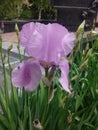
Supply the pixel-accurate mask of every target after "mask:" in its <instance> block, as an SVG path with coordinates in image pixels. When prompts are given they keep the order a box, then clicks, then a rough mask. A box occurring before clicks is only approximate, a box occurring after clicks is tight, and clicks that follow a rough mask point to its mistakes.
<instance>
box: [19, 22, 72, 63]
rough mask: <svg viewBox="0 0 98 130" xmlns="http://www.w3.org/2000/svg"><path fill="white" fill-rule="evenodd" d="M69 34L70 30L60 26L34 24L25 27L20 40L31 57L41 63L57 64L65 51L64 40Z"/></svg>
mask: <svg viewBox="0 0 98 130" xmlns="http://www.w3.org/2000/svg"><path fill="white" fill-rule="evenodd" d="M67 34H68V30H67V29H66V28H65V27H64V26H62V25H60V24H57V23H53V24H50V23H49V24H47V25H45V24H41V23H33V22H32V23H28V24H25V25H24V26H23V28H22V30H21V37H20V38H21V43H22V45H24V46H25V47H26V51H27V53H28V54H29V55H30V56H32V57H34V58H37V59H38V60H40V61H46V62H55V63H57V62H58V60H59V58H60V56H61V55H60V54H61V52H62V51H63V47H62V42H63V39H64V37H65V36H66V35H67ZM69 38H70V37H69ZM67 40H68V39H67ZM66 42H67V41H66Z"/></svg>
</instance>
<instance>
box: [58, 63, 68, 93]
mask: <svg viewBox="0 0 98 130" xmlns="http://www.w3.org/2000/svg"><path fill="white" fill-rule="evenodd" d="M59 68H60V70H61V77H60V78H59V82H60V84H61V85H62V87H63V88H64V90H66V91H67V92H68V93H70V89H69V80H68V74H69V64H68V61H61V62H60V63H59Z"/></svg>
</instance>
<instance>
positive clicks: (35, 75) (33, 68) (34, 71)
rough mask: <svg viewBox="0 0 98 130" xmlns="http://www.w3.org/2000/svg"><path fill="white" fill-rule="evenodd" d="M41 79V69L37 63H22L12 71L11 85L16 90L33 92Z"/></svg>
mask: <svg viewBox="0 0 98 130" xmlns="http://www.w3.org/2000/svg"><path fill="white" fill-rule="evenodd" d="M40 79H41V69H40V65H39V63H38V62H37V61H23V62H22V63H20V64H19V65H18V67H16V68H15V69H14V70H13V71H12V83H13V85H15V86H16V87H18V88H22V87H24V88H25V90H27V91H33V90H34V89H35V88H37V87H38V85H39V82H40Z"/></svg>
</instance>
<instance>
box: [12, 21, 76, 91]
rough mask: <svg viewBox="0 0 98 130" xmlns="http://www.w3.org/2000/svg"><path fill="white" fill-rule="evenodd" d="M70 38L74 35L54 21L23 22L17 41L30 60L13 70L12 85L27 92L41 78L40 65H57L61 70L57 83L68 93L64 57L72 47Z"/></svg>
mask: <svg viewBox="0 0 98 130" xmlns="http://www.w3.org/2000/svg"><path fill="white" fill-rule="evenodd" d="M74 40H75V35H74V34H73V33H69V32H68V30H67V29H66V28H65V27H63V26H62V25H60V24H57V23H52V24H50V23H49V24H47V25H45V24H42V23H33V22H31V23H27V24H25V25H24V26H23V27H22V30H21V32H20V42H21V45H22V46H23V47H25V49H26V52H27V54H28V55H29V56H30V57H32V59H33V60H27V61H23V62H22V63H20V64H19V65H18V67H16V68H15V69H14V70H13V72H12V82H13V84H14V85H15V86H16V87H18V88H22V87H24V88H25V89H26V90H28V91H33V90H34V89H35V88H37V86H38V85H39V82H40V80H41V79H42V72H41V68H42V67H43V68H44V70H45V71H46V70H49V69H50V68H51V69H53V68H56V67H59V69H60V70H61V77H60V78H59V82H60V84H61V85H62V87H63V88H64V89H65V90H66V91H67V92H69V93H70V89H69V81H68V73H69V63H68V61H67V60H65V58H66V56H67V55H68V54H69V53H70V52H71V50H72V49H73V47H74ZM54 66H55V67H54ZM55 71H56V69H55ZM47 77H48V74H47Z"/></svg>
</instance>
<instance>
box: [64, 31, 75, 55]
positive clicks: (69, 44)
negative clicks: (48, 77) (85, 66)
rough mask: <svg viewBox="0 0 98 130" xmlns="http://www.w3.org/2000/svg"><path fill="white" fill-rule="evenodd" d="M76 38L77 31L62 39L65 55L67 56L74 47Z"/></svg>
mask: <svg viewBox="0 0 98 130" xmlns="http://www.w3.org/2000/svg"><path fill="white" fill-rule="evenodd" d="M75 39H76V36H75V33H69V32H68V33H67V34H66V35H65V36H64V38H63V39H62V45H63V52H64V56H67V55H68V54H69V53H70V52H71V51H72V49H73V47H74V41H75Z"/></svg>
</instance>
